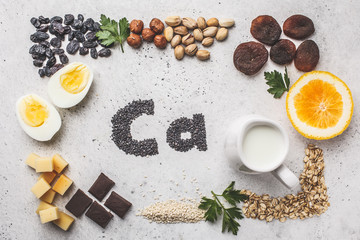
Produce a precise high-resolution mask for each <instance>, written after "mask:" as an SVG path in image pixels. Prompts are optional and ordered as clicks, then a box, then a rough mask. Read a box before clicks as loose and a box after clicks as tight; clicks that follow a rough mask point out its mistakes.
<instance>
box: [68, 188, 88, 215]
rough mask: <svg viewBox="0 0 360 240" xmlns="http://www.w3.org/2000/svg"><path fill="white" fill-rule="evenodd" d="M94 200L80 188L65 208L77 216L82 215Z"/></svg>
mask: <svg viewBox="0 0 360 240" xmlns="http://www.w3.org/2000/svg"><path fill="white" fill-rule="evenodd" d="M92 202H93V201H92V199H91V198H89V197H88V196H87V195H86V194H85V193H84V192H83V191H81V189H78V190H77V191H76V193H75V194H74V195H73V196H72V198H71V199H70V201H69V202H68V203H67V204H66V206H65V208H66V209H67V210H68V211H69V212H71V213H72V214H73V215H74V216H75V217H80V216H81V215H83V213H84V212H85V211H86V209H87V208H88V207H89V206H90V205H91V203H92Z"/></svg>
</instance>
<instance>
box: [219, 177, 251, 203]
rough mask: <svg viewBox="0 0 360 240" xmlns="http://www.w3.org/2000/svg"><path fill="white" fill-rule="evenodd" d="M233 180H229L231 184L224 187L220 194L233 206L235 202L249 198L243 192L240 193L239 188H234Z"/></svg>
mask: <svg viewBox="0 0 360 240" xmlns="http://www.w3.org/2000/svg"><path fill="white" fill-rule="evenodd" d="M234 185H235V182H231V184H230V185H229V186H228V187H227V188H226V189H225V191H224V192H223V194H222V197H223V198H225V199H226V201H228V203H230V204H231V205H233V206H236V203H239V202H240V201H241V202H244V201H245V200H247V199H249V197H248V196H247V195H245V194H241V193H240V190H234Z"/></svg>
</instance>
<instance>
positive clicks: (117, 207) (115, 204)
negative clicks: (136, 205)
mask: <svg viewBox="0 0 360 240" xmlns="http://www.w3.org/2000/svg"><path fill="white" fill-rule="evenodd" d="M104 205H105V206H106V207H107V208H108V209H110V210H111V211H113V212H114V213H115V214H116V215H118V216H119V217H121V218H124V215H125V214H126V212H127V211H128V210H129V208H130V207H131V205H132V204H131V203H130V202H129V201H128V200H126V199H125V198H123V197H121V196H120V195H119V194H117V193H116V192H114V191H112V192H111V194H110V197H109V198H108V199H106V202H105V204H104Z"/></svg>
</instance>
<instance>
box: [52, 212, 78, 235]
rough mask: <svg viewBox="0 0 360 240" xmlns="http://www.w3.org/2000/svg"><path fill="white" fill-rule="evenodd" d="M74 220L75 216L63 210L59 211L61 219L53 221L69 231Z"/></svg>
mask: <svg viewBox="0 0 360 240" xmlns="http://www.w3.org/2000/svg"><path fill="white" fill-rule="evenodd" d="M73 222H74V218H72V217H70V216H69V215H67V214H66V213H64V212H61V211H59V219H57V220H55V221H53V223H55V224H56V225H57V226H58V227H59V228H61V229H62V230H64V231H67V230H68V229H69V227H70V226H71V224H72V223H73Z"/></svg>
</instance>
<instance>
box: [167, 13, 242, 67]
mask: <svg viewBox="0 0 360 240" xmlns="http://www.w3.org/2000/svg"><path fill="white" fill-rule="evenodd" d="M165 23H166V24H167V25H168V27H166V28H165V30H164V35H165V39H166V41H168V42H170V44H171V46H172V47H173V48H174V55H175V58H176V59H178V60H181V59H183V58H184V55H185V54H186V55H188V56H194V55H196V57H197V58H198V59H199V60H202V61H204V60H208V59H209V58H210V52H209V51H208V50H198V46H197V44H196V43H195V42H196V41H197V42H201V44H202V45H203V46H204V47H209V46H211V45H212V44H213V43H214V38H215V39H216V40H217V41H223V40H225V39H226V38H227V36H228V28H230V27H232V26H233V25H234V24H235V21H234V20H233V19H221V20H220V21H219V20H218V19H217V18H210V19H208V20H207V21H205V18H203V17H199V18H198V19H197V20H195V19H193V18H190V17H185V18H180V17H179V16H170V17H167V18H166V19H165ZM191 31H192V33H191Z"/></svg>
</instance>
